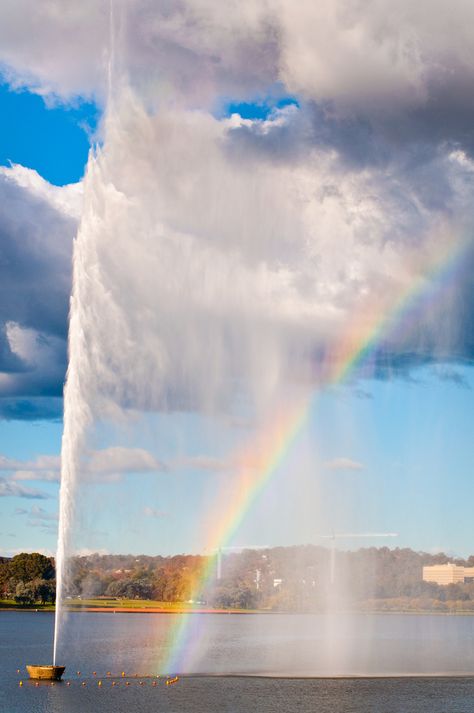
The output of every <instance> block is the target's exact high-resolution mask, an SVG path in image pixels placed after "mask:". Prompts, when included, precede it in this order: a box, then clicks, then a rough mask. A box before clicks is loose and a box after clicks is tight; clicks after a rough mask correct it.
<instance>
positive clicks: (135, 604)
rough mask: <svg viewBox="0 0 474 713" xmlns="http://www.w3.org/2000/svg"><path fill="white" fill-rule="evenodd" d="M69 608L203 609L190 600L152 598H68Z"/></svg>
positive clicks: (67, 605) (67, 604)
mask: <svg viewBox="0 0 474 713" xmlns="http://www.w3.org/2000/svg"><path fill="white" fill-rule="evenodd" d="M66 607H67V608H68V609H85V608H89V607H90V608H100V609H176V610H182V609H186V610H188V609H189V610H190V611H192V610H193V609H201V608H202V605H199V604H195V603H193V604H190V603H189V602H160V601H155V600H152V599H68V600H67V601H66Z"/></svg>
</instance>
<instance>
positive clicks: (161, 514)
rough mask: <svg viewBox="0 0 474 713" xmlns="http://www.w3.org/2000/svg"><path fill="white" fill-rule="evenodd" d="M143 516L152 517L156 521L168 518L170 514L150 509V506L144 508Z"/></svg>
mask: <svg viewBox="0 0 474 713" xmlns="http://www.w3.org/2000/svg"><path fill="white" fill-rule="evenodd" d="M143 514H144V515H145V517H152V518H155V519H159V518H162V517H167V515H168V513H166V512H164V511H163V510H157V509H156V508H152V507H149V506H148V505H147V506H146V507H144V508H143Z"/></svg>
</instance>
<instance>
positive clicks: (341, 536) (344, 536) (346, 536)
mask: <svg viewBox="0 0 474 713" xmlns="http://www.w3.org/2000/svg"><path fill="white" fill-rule="evenodd" d="M318 537H320V538H321V539H323V540H331V564H330V582H331V584H334V579H335V573H336V540H352V539H353V538H361V537H365V538H367V539H372V538H376V537H398V532H344V533H339V532H333V533H332V534H331V535H318Z"/></svg>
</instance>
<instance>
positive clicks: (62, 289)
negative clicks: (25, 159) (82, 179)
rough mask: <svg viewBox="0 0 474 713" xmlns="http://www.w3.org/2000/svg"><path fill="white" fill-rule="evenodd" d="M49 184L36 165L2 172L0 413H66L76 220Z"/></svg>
mask: <svg viewBox="0 0 474 713" xmlns="http://www.w3.org/2000/svg"><path fill="white" fill-rule="evenodd" d="M20 171H21V172H20ZM28 182H29V183H28ZM52 190H53V188H52V187H51V186H49V184H47V183H46V182H44V181H42V179H40V177H39V176H37V174H35V173H34V172H33V171H31V172H28V171H27V170H25V169H20V167H14V168H12V169H3V171H2V173H0V374H3V375H4V377H5V378H3V379H2V382H1V386H0V418H7V419H24V420H36V419H39V418H48V419H50V418H59V417H60V416H61V409H62V407H61V394H62V385H63V380H64V374H65V369H66V352H67V348H66V338H67V313H68V304H69V294H70V284H71V251H72V238H73V236H74V234H75V230H76V225H77V221H76V219H75V218H74V217H73V215H71V214H68V213H67V211H66V210H64V209H61V206H60V205H59V204H58V201H57V197H56V196H52V195H50V193H51V191H52ZM59 190H61V189H58V191H59ZM67 191H68V189H66V191H64V195H67ZM58 196H59V193H58Z"/></svg>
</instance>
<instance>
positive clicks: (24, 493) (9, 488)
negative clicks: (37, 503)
mask: <svg viewBox="0 0 474 713" xmlns="http://www.w3.org/2000/svg"><path fill="white" fill-rule="evenodd" d="M7 497H12V498H27V499H30V500H46V499H48V498H50V497H51V495H50V494H49V493H46V492H44V491H43V490H37V489H36V488H29V487H26V486H24V485H20V484H19V483H16V482H15V481H13V480H8V479H7V478H3V477H2V476H0V498H7Z"/></svg>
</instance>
